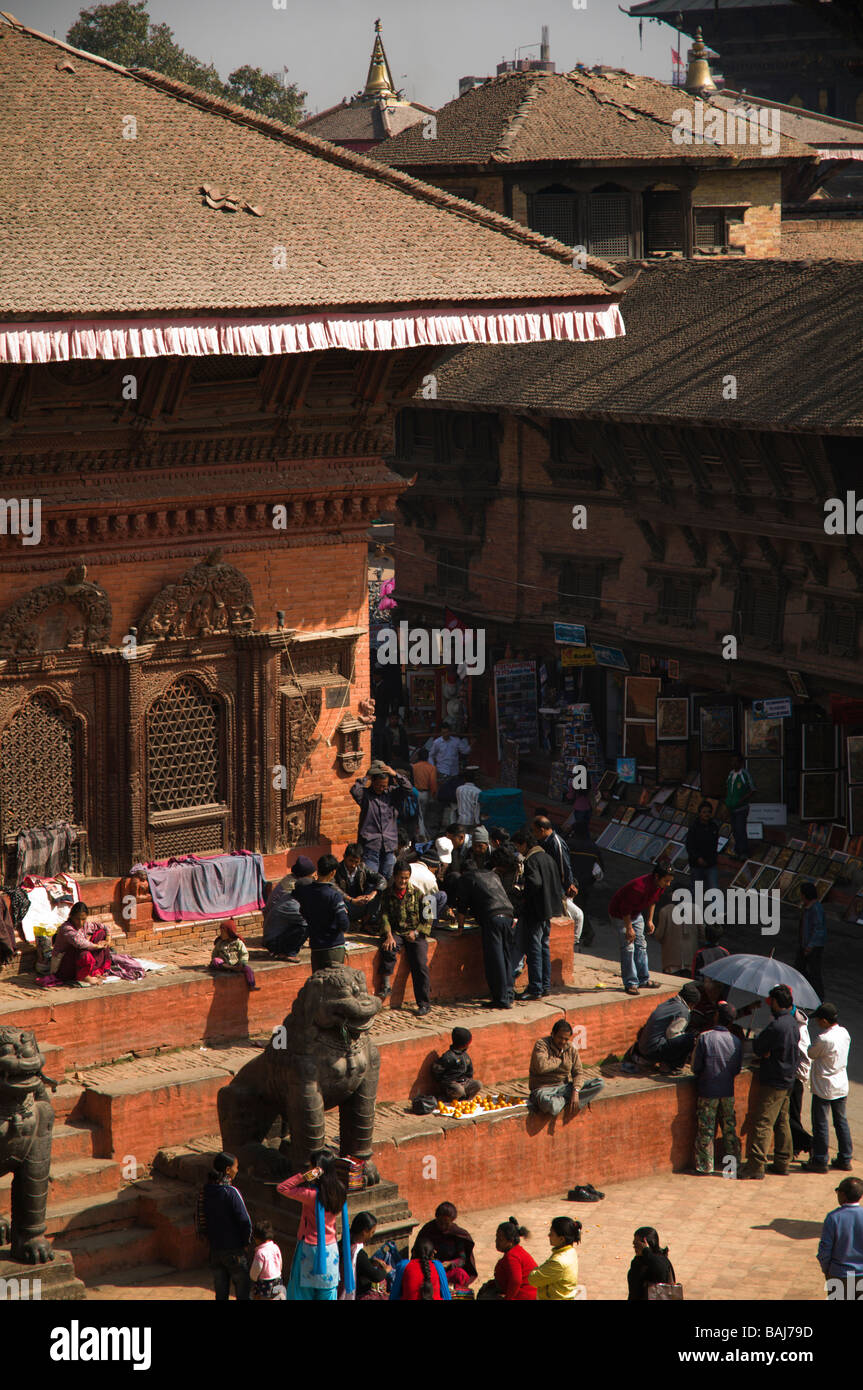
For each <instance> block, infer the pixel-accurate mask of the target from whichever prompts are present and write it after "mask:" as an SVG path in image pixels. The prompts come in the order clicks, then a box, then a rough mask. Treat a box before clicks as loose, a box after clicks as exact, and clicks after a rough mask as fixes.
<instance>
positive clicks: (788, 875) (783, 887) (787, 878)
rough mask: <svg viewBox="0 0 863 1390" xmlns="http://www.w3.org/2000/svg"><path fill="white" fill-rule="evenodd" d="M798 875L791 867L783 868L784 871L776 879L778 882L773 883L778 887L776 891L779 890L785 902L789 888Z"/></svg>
mask: <svg viewBox="0 0 863 1390" xmlns="http://www.w3.org/2000/svg"><path fill="white" fill-rule="evenodd" d="M796 877H797V875H796V874H793V873H792V872H791V870H790V869H783V870H782V873H781V874H780V875H779V877H778V879H777V880H776V883H775V884H774V885H773V886H774V887H775V888H776V891H777V892H778V894H779V896H780V898H781V899H782V901H783V902H784V901H785V899H786V897H787V895H788V890H789V888H790V887H791V885H792V883H793V882H794V880H795V878H796Z"/></svg>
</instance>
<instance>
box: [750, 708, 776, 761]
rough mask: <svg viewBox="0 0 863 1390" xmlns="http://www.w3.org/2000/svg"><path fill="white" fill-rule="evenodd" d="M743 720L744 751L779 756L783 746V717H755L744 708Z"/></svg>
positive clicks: (756, 754) (758, 754) (757, 754)
mask: <svg viewBox="0 0 863 1390" xmlns="http://www.w3.org/2000/svg"><path fill="white" fill-rule="evenodd" d="M745 713H746V718H745V721H744V729H745V739H746V745H745V746H746V752H747V754H749V753H751V754H753V755H754V756H756V757H758V756H765V757H766V756H768V755H770V756H773V757H781V756H782V752H783V749H784V747H785V741H784V725H785V721H784V719H755V718H753V715H752V710H751V709H748V710H746V712H745Z"/></svg>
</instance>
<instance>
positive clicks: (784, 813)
mask: <svg viewBox="0 0 863 1390" xmlns="http://www.w3.org/2000/svg"><path fill="white" fill-rule="evenodd" d="M749 818H750V820H751V821H754V822H755V824H756V825H787V824H788V807H787V806H784V805H782V803H781V802H778V801H750V803H749Z"/></svg>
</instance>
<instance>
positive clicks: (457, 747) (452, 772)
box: [429, 723, 470, 781]
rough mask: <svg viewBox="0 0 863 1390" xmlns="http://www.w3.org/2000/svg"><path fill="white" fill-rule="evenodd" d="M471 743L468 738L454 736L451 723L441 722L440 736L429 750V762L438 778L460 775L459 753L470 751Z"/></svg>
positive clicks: (440, 779)
mask: <svg viewBox="0 0 863 1390" xmlns="http://www.w3.org/2000/svg"><path fill="white" fill-rule="evenodd" d="M469 752H470V744H469V743H468V741H467V739H466V738H453V736H452V730H451V729H450V726H449V724H446V723H444V724H441V726H440V736H439V737H438V738H436V739H435V740H434V743H433V744H432V746H431V751H430V752H429V762H430V763H431V764H432V766H433V767H434V769H435V771H436V772H437V775H438V780H439V781H442V780H443V779H444V778H445V777H457V776H458V757H459V753H469Z"/></svg>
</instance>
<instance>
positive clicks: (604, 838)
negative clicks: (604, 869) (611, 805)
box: [596, 821, 620, 849]
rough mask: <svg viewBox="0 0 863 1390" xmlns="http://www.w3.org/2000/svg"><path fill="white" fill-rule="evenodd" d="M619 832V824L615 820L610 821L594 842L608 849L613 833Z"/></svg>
mask: <svg viewBox="0 0 863 1390" xmlns="http://www.w3.org/2000/svg"><path fill="white" fill-rule="evenodd" d="M619 833H620V826H619V824H618V823H617V822H616V821H612V822H611V823H610V824H609V825H607V826H606V827H605V829H604V830H603V831H602V832H601V833H600V835H599V836H598V837H597V841H596V843H597V844H598V845H599V846H600V848H601V849H610V847H611V842H612V840H613V839H614V837H615V835H617V834H619Z"/></svg>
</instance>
